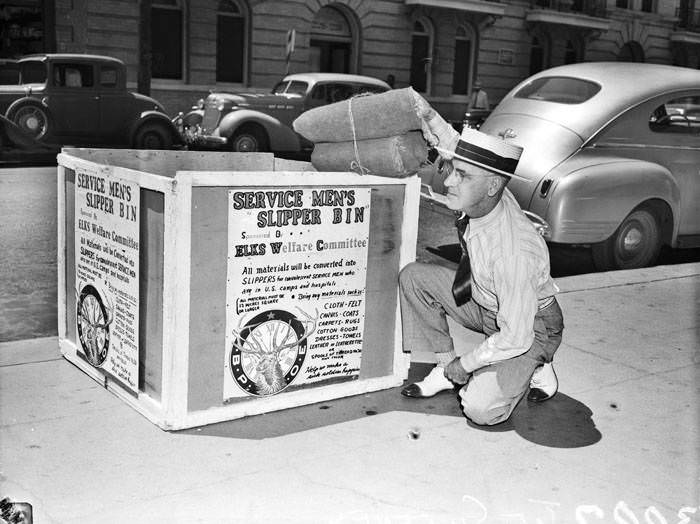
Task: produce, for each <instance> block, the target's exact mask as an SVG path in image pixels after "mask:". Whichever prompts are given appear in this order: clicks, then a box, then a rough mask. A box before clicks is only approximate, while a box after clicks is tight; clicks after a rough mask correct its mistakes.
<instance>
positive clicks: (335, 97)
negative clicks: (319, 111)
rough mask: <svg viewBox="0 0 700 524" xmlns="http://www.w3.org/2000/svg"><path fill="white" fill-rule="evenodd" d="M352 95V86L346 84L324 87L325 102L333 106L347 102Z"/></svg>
mask: <svg viewBox="0 0 700 524" xmlns="http://www.w3.org/2000/svg"><path fill="white" fill-rule="evenodd" d="M352 94H353V91H352V86H349V85H347V84H337V83H336V84H327V85H326V102H327V103H329V104H333V103H334V102H342V101H343V100H347V99H348V98H350V97H351V96H352Z"/></svg>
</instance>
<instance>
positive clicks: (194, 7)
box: [0, 0, 700, 120]
mask: <svg viewBox="0 0 700 524" xmlns="http://www.w3.org/2000/svg"><path fill="white" fill-rule="evenodd" d="M696 1H699V0H527V1H522V0H504V1H494V0H196V1H195V0H8V1H7V2H5V3H4V4H3V5H2V6H0V21H1V22H2V27H3V29H2V32H1V38H0V57H2V56H5V57H9V56H16V55H19V54H22V53H23V52H28V51H29V52H33V51H56V52H75V53H94V54H106V55H111V56H114V57H117V58H119V59H121V60H123V61H124V62H125V63H126V64H127V67H128V79H129V83H130V85H131V87H132V88H134V89H136V88H137V87H138V88H139V89H140V90H141V91H150V94H151V95H152V96H154V97H155V98H157V99H158V100H160V101H161V102H163V103H164V105H165V106H166V109H167V110H168V112H170V113H172V114H175V113H177V112H178V111H185V110H187V109H188V108H189V107H190V106H191V105H192V103H193V102H195V101H196V100H197V99H199V98H201V97H203V96H205V95H206V94H207V92H208V91H209V90H210V89H216V90H240V89H245V90H253V91H266V90H269V89H270V88H271V87H272V86H273V85H274V84H275V83H276V81H278V80H279V79H280V78H281V77H282V76H283V75H284V74H285V73H286V72H302V71H311V70H315V71H335V72H349V73H358V74H363V75H370V76H375V77H378V78H382V79H386V78H387V76H388V75H393V77H394V79H395V87H405V86H408V85H413V86H414V88H416V89H418V90H419V91H422V92H423V93H425V96H426V98H428V100H430V101H431V103H432V104H433V105H435V106H436V107H437V108H438V109H439V110H440V111H441V112H442V113H443V114H444V115H445V116H446V117H448V118H450V119H454V120H457V119H459V118H460V117H461V115H462V114H463V112H464V109H465V107H466V104H467V101H468V97H469V95H470V93H471V90H472V86H473V83H474V81H475V80H476V79H477V78H478V79H479V80H480V81H481V82H482V84H483V86H484V87H485V89H486V91H487V93H488V95H489V98H490V100H491V102H492V105H493V103H497V102H498V101H499V100H500V98H501V97H502V96H503V95H504V94H505V93H506V92H507V91H508V90H509V89H511V88H512V87H513V86H514V85H515V84H516V83H518V82H519V81H520V80H522V79H524V78H526V77H527V76H528V75H530V74H531V73H533V72H536V71H538V70H541V69H544V68H547V67H551V66H555V65H559V64H564V63H570V62H581V61H601V60H627V61H630V60H634V61H645V62H655V63H668V64H676V65H683V66H686V67H693V68H698V67H700V6H699V7H698V8H696V7H695V2H696ZM27 24H31V25H32V28H28V27H27ZM23 35H26V42H24V44H26V45H24V44H23V41H22V38H23Z"/></svg>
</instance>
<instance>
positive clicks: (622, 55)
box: [617, 40, 644, 62]
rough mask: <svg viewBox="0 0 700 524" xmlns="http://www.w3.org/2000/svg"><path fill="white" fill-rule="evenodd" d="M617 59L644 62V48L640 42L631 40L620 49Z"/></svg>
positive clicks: (619, 60)
mask: <svg viewBox="0 0 700 524" xmlns="http://www.w3.org/2000/svg"><path fill="white" fill-rule="evenodd" d="M617 61H618V62H644V48H643V47H642V46H641V45H640V44H639V42H635V41H634V40H630V41H629V42H627V43H625V45H623V46H622V49H620V52H619V53H618V55H617Z"/></svg>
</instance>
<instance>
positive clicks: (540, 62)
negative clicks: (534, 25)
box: [530, 36, 545, 75]
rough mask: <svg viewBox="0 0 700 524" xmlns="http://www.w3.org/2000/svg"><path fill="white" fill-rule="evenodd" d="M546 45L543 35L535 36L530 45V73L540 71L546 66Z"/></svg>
mask: <svg viewBox="0 0 700 524" xmlns="http://www.w3.org/2000/svg"><path fill="white" fill-rule="evenodd" d="M544 61H545V47H544V45H543V42H542V40H541V37H537V36H536V37H534V38H533V39H532V45H531V46H530V74H531V75H534V74H535V73H539V72H540V71H542V70H543V69H544V68H545V62H544Z"/></svg>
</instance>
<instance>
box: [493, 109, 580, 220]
mask: <svg viewBox="0 0 700 524" xmlns="http://www.w3.org/2000/svg"><path fill="white" fill-rule="evenodd" d="M480 130H481V131H483V132H484V133H488V134H491V135H496V136H503V137H504V138H506V139H507V140H508V141H509V142H511V143H513V144H516V145H519V146H520V147H522V148H523V153H522V156H521V157H520V161H519V162H518V167H517V169H516V171H515V173H516V174H517V175H519V176H521V177H523V180H520V179H516V178H513V179H512V180H511V181H510V182H509V183H508V188H509V189H510V190H511V191H512V193H513V194H514V195H515V198H516V199H517V200H518V203H519V204H520V206H521V207H522V208H523V209H528V208H529V205H530V200H531V198H532V196H533V194H534V192H535V189H536V188H537V186H538V185H539V183H540V181H541V180H542V179H543V178H544V177H545V175H547V173H549V172H550V171H551V170H552V169H553V168H554V167H556V166H557V165H559V164H560V163H561V162H563V161H564V160H566V159H567V158H569V157H570V156H571V155H572V154H573V153H575V152H576V151H577V150H578V149H579V148H580V147H581V145H582V144H583V139H582V138H581V137H580V136H579V135H578V134H576V133H574V132H573V131H572V130H571V129H568V128H566V127H564V126H562V125H561V124H558V123H556V122H552V121H551V120H546V119H543V118H540V117H538V116H534V115H525V114H517V113H499V112H494V113H492V114H491V116H489V117H488V119H486V122H484V124H483V125H482V126H481V129H480Z"/></svg>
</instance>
